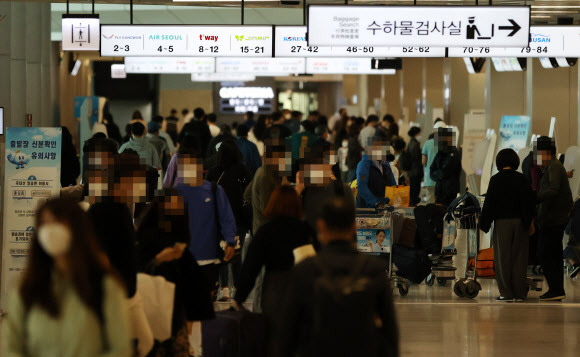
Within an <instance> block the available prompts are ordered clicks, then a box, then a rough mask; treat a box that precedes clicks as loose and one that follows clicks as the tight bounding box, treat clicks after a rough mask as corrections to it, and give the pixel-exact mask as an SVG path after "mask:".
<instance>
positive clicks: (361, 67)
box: [306, 57, 396, 74]
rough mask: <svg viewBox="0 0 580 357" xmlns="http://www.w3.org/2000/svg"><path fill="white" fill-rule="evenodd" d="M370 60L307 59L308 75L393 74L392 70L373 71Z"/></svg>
mask: <svg viewBox="0 0 580 357" xmlns="http://www.w3.org/2000/svg"><path fill="white" fill-rule="evenodd" d="M371 63H372V58H336V57H332V58H307V59H306V73H308V74H395V73H396V71H395V70H394V69H374V68H372V66H371Z"/></svg>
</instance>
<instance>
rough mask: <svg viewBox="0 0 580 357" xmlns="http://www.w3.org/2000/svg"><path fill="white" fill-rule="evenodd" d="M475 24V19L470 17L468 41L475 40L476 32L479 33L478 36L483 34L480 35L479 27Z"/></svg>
mask: <svg viewBox="0 0 580 357" xmlns="http://www.w3.org/2000/svg"><path fill="white" fill-rule="evenodd" d="M474 22H475V17H470V18H469V25H467V39H468V40H474V39H475V33H476V32H477V36H481V33H479V30H478V29H477V26H476V25H474V24H473V23H474Z"/></svg>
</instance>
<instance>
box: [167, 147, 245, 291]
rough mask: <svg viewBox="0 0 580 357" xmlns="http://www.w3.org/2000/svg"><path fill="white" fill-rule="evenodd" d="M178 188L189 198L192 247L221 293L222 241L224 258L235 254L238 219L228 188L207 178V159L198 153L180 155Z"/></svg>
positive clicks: (213, 288)
mask: <svg viewBox="0 0 580 357" xmlns="http://www.w3.org/2000/svg"><path fill="white" fill-rule="evenodd" d="M177 165H178V167H179V169H178V172H179V176H178V177H177V181H176V186H175V189H176V190H177V191H179V193H180V194H181V195H182V196H183V197H184V198H185V203H186V204H187V207H188V214H189V234H190V237H191V238H190V239H191V240H190V242H189V246H188V248H189V250H190V251H191V253H192V254H193V256H194V258H195V260H196V261H197V264H199V265H200V267H201V270H202V271H203V272H204V274H205V276H206V278H207V280H208V282H209V284H210V285H211V291H212V294H217V287H218V278H219V264H220V255H222V254H220V253H223V251H221V249H220V247H219V245H220V241H222V240H223V241H225V243H226V247H225V254H223V255H224V258H223V260H224V261H226V262H227V261H230V260H231V259H232V258H233V256H234V254H235V246H236V221H235V218H234V213H233V211H232V207H231V206H230V202H229V200H228V197H227V195H226V193H225V191H224V189H223V188H222V187H221V186H219V185H216V184H215V183H211V182H209V181H205V180H204V179H203V162H202V159H201V156H200V155H199V153H197V152H193V153H190V154H184V155H180V156H179V158H178V164H177Z"/></svg>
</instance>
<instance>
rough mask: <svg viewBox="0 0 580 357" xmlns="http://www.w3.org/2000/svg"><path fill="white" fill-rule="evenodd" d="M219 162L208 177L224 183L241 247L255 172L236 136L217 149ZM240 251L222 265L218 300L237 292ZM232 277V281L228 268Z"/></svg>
mask: <svg viewBox="0 0 580 357" xmlns="http://www.w3.org/2000/svg"><path fill="white" fill-rule="evenodd" d="M216 164H217V166H216V167H214V168H212V169H210V170H208V172H207V174H206V180H208V181H210V182H215V183H216V184H218V185H220V186H221V187H223V189H224V191H225V193H226V196H227V197H228V200H229V201H230V205H231V207H232V211H233V213H234V217H235V219H236V236H237V237H239V247H240V249H241V247H243V245H244V239H245V237H246V233H247V232H249V231H250V229H251V228H252V208H251V206H250V205H248V204H247V203H246V202H244V191H245V190H246V187H248V184H249V183H250V181H252V174H251V173H250V170H248V168H247V167H246V165H245V164H244V159H243V157H242V153H241V152H240V149H239V148H238V146H237V144H236V142H235V141H234V140H230V139H226V140H224V141H223V142H222V143H221V145H220V148H219V150H218V152H217V162H216ZM241 265H242V262H241V255H240V254H236V256H235V258H234V259H232V261H230V262H229V263H228V264H224V265H222V266H221V267H220V291H219V293H218V301H226V300H228V299H229V298H231V297H233V296H234V293H235V290H236V287H237V285H238V279H239V274H240V268H241ZM230 271H231V273H232V281H231V284H230V281H229V272H230Z"/></svg>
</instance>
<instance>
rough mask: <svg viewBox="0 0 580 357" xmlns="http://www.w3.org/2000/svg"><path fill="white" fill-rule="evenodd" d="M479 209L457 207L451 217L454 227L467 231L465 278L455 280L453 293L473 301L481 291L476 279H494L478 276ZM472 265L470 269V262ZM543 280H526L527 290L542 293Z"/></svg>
mask: <svg viewBox="0 0 580 357" xmlns="http://www.w3.org/2000/svg"><path fill="white" fill-rule="evenodd" d="M479 214H480V209H479V207H458V208H456V210H455V211H454V214H453V216H454V217H455V218H456V225H457V227H459V228H462V229H466V230H467V247H466V250H467V259H466V262H465V277H463V278H460V279H457V280H456V281H455V284H454V285H453V292H454V293H455V295H457V296H459V297H465V298H468V299H474V298H476V297H477V295H479V291H481V284H480V283H479V282H478V281H477V280H478V279H495V277H491V276H490V277H486V276H478V274H477V266H478V264H477V261H478V260H477V258H478V257H477V256H478V253H479V234H480V231H479ZM471 259H473V264H472V266H471V267H470V264H469V262H470V260H471ZM543 282H544V281H543V280H542V279H538V278H528V290H533V291H542V288H543Z"/></svg>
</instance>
